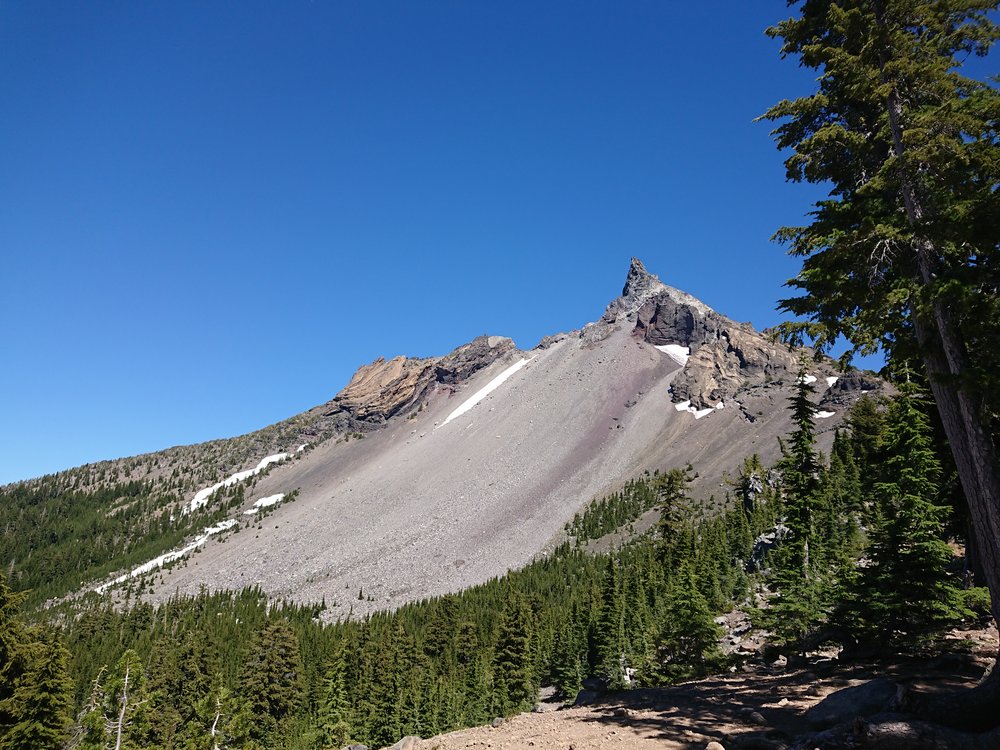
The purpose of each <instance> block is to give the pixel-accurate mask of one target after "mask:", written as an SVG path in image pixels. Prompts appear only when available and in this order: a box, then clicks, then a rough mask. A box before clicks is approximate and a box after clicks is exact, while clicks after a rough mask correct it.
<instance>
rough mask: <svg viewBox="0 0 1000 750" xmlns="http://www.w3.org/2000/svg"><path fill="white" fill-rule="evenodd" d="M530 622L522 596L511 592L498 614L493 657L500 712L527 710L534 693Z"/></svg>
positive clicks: (529, 611) (532, 629) (496, 693)
mask: <svg viewBox="0 0 1000 750" xmlns="http://www.w3.org/2000/svg"><path fill="white" fill-rule="evenodd" d="M534 619H535V618H534V614H533V613H532V611H531V606H530V605H529V604H528V600H527V598H526V597H525V596H524V594H522V593H521V592H519V591H511V592H510V594H509V596H508V597H507V599H506V602H505V604H504V609H503V612H502V613H501V615H500V630H499V633H498V637H497V644H496V649H495V650H494V657H493V672H494V680H495V684H494V691H495V695H496V699H497V703H496V705H497V707H499V708H500V709H501V711H500V712H501V713H504V714H510V713H514V712H517V711H523V710H525V709H527V708H529V707H530V706H531V705H532V704H533V703H534V702H535V697H536V696H537V694H538V684H537V678H536V676H535V672H534V661H535V659H534V645H535V644H534V641H535V622H534Z"/></svg>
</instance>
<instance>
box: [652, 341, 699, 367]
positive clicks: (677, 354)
mask: <svg viewBox="0 0 1000 750" xmlns="http://www.w3.org/2000/svg"><path fill="white" fill-rule="evenodd" d="M653 348H654V349H658V350H660V351H661V352H663V353H664V354H666V355H667V356H668V357H670V359H672V360H673V361H674V362H676V363H677V364H679V365H680V366H681V367H683V366H684V365H686V364H687V361H688V358H690V356H691V347H690V346H681V345H680V344H653Z"/></svg>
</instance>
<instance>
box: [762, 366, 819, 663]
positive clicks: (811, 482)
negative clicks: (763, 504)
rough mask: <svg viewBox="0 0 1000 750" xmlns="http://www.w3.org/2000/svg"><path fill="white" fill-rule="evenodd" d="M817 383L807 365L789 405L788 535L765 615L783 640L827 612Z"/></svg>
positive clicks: (776, 555)
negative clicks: (819, 526)
mask: <svg viewBox="0 0 1000 750" xmlns="http://www.w3.org/2000/svg"><path fill="white" fill-rule="evenodd" d="M814 392H815V389H814V388H813V387H812V385H811V384H810V383H809V382H808V378H807V376H806V372H805V369H804V368H803V369H801V370H800V372H799V376H798V379H797V381H796V389H795V393H794V395H793V396H792V398H791V404H790V406H789V409H790V410H791V412H792V424H793V425H794V426H795V429H794V430H793V431H792V433H791V434H790V435H789V436H788V440H787V441H786V442H783V444H782V454H783V455H782V458H781V460H780V461H779V462H778V468H779V470H780V472H781V488H782V507H783V510H784V521H785V526H786V527H787V535H786V538H785V539H784V540H783V541H782V542H781V544H780V545H778V547H777V549H776V550H775V551H774V552H773V553H772V559H771V569H772V574H771V579H772V582H773V584H774V586H775V588H776V592H775V594H774V596H772V597H771V600H770V603H769V604H770V608H769V610H768V613H767V616H766V618H765V621H766V623H767V625H768V627H769V628H770V629H771V630H772V631H773V632H774V633H775V635H776V636H777V637H778V639H779V640H781V641H783V642H784V643H786V644H790V645H791V644H795V643H798V642H800V641H801V640H802V639H803V638H804V637H805V635H806V634H807V633H808V632H809V631H810V630H811V629H812V628H813V627H815V626H816V625H817V624H818V623H819V622H820V621H821V620H822V619H823V617H824V614H825V613H824V604H825V602H824V591H823V590H824V586H825V585H826V581H825V580H824V569H823V561H822V556H821V554H820V549H819V545H818V544H817V543H816V540H817V536H816V528H815V519H816V515H817V512H818V511H819V510H820V505H821V502H822V497H821V486H822V485H821V479H820V469H821V467H820V461H819V457H818V456H817V454H816V448H815V444H816V431H815V423H814V419H815V414H816V411H817V409H816V406H815V405H814V404H813V402H812V401H811V399H810V396H811V395H812V394H813V393H814Z"/></svg>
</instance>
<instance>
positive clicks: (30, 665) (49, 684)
mask: <svg viewBox="0 0 1000 750" xmlns="http://www.w3.org/2000/svg"><path fill="white" fill-rule="evenodd" d="M21 650H22V652H23V653H22V654H21V655H20V656H19V657H18V658H19V660H23V662H24V668H23V672H22V673H21V674H20V675H19V677H18V678H17V679H16V680H15V681H14V682H13V683H12V684H11V687H12V690H11V694H10V696H9V697H8V698H6V699H5V700H4V705H3V707H2V708H0V711H2V712H3V714H4V715H6V716H8V717H10V720H13V723H12V724H11V725H9V726H8V727H4V728H2V729H0V749H2V750H58V748H62V747H63V745H64V743H65V741H66V738H67V736H68V729H69V721H70V712H71V710H72V707H73V703H72V695H73V684H72V682H71V681H70V679H69V675H68V669H67V663H68V661H69V653H68V652H67V651H66V648H65V646H63V645H62V644H61V643H60V642H59V641H58V640H57V639H56V638H55V637H54V636H53V635H52V634H47V635H45V636H43V637H42V638H40V639H39V640H35V641H31V642H29V643H26V644H22V645H21Z"/></svg>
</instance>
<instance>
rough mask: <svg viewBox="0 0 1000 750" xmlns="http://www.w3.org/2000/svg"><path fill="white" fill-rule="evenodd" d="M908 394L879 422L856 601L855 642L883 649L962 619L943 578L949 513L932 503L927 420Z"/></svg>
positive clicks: (954, 591)
mask: <svg viewBox="0 0 1000 750" xmlns="http://www.w3.org/2000/svg"><path fill="white" fill-rule="evenodd" d="M911 391H912V389H910V388H908V387H906V386H905V385H904V386H903V387H902V393H900V395H898V396H896V397H895V398H894V399H893V400H892V402H891V403H890V406H889V410H888V413H887V415H886V422H887V425H886V436H885V441H884V452H885V455H886V461H885V463H884V464H883V466H882V471H881V472H880V479H879V481H878V482H877V483H876V484H875V487H874V498H875V504H876V505H877V507H878V513H877V514H876V516H875V517H876V518H877V523H876V525H875V526H874V527H873V528H872V529H871V530H870V539H871V546H870V549H869V552H868V556H869V558H870V563H869V565H867V566H866V567H864V568H863V569H862V570H861V575H860V580H859V584H858V596H857V597H856V600H855V602H856V611H857V612H858V613H859V620H860V622H859V623H858V624H859V627H860V630H861V632H862V634H863V635H864V636H866V637H867V638H868V639H870V640H874V641H875V642H877V643H885V644H888V643H899V642H906V641H912V640H915V639H919V638H920V637H922V636H924V635H926V634H927V633H928V632H932V631H934V630H935V629H937V628H941V627H943V626H945V625H949V624H952V623H954V622H955V621H956V620H957V619H958V618H959V617H960V616H961V615H962V613H963V607H962V604H961V594H960V591H959V589H958V587H957V585H956V582H955V580H954V577H953V576H952V575H951V574H949V572H948V570H947V566H948V563H949V562H951V560H952V557H953V555H952V552H951V549H950V548H949V547H948V544H947V543H946V542H945V541H944V524H943V521H944V518H945V516H946V514H947V512H948V509H947V507H945V506H942V505H940V504H938V503H937V502H936V501H937V500H938V490H939V486H938V482H939V480H940V477H941V465H940V462H939V460H938V458H937V456H936V455H935V454H934V451H933V448H932V444H931V435H930V425H929V421H928V418H927V415H926V413H925V412H924V411H923V410H922V409H921V408H919V406H918V404H917V402H916V396H915V394H914V393H912V392H911Z"/></svg>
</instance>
